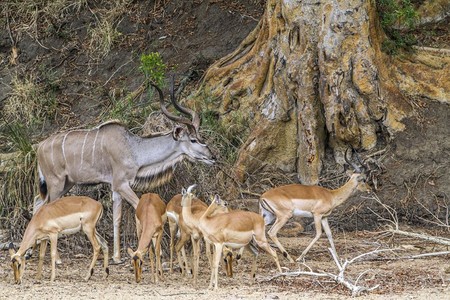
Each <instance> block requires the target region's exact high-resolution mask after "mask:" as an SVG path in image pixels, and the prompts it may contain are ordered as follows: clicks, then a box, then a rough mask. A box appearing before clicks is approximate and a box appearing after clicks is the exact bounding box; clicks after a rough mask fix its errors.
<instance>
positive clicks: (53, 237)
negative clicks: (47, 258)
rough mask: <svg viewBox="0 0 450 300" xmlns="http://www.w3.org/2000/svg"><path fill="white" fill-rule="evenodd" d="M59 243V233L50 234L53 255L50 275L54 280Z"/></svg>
mask: <svg viewBox="0 0 450 300" xmlns="http://www.w3.org/2000/svg"><path fill="white" fill-rule="evenodd" d="M57 245H58V234H51V235H50V255H51V264H52V274H51V276H50V281H54V280H55V277H56V268H55V265H56V250H57Z"/></svg>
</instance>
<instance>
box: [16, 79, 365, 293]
mask: <svg viewBox="0 0 450 300" xmlns="http://www.w3.org/2000/svg"><path fill="white" fill-rule="evenodd" d="M153 86H154V87H155V88H156V90H157V91H158V93H159V98H160V104H161V110H162V111H163V113H164V114H165V115H166V116H167V117H169V118H170V119H171V120H173V121H175V122H178V123H182V124H185V125H186V126H187V128H188V130H187V131H186V130H184V129H183V128H182V127H176V128H175V129H174V131H173V132H172V133H171V134H170V133H166V134H159V135H156V136H152V137H138V136H135V135H133V134H132V133H130V132H129V131H127V130H126V129H125V128H124V127H123V126H122V125H120V124H118V123H117V122H108V123H105V124H102V125H100V126H98V127H96V128H94V129H91V130H70V131H65V132H61V133H57V134H55V135H53V136H50V137H49V138H47V139H46V140H44V141H43V142H41V143H40V144H39V147H38V167H39V174H40V197H37V198H38V199H37V200H35V207H34V216H33V218H32V219H31V221H30V223H29V224H28V226H27V228H26V230H25V233H24V235H23V239H22V242H21V244H20V248H19V249H18V251H17V252H15V250H14V247H13V244H12V243H11V244H10V249H9V251H10V255H11V266H12V268H13V271H14V280H15V282H16V283H20V282H21V281H22V276H23V273H24V269H25V259H24V254H25V252H26V251H27V249H29V248H31V247H32V246H33V245H35V244H36V243H37V242H38V241H40V254H39V266H38V271H37V278H38V279H39V278H40V276H41V272H42V264H43V258H44V255H45V250H46V247H47V240H50V243H51V267H52V269H51V278H50V280H51V281H53V280H54V279H55V263H56V260H57V238H58V234H71V233H75V232H77V231H79V230H80V229H81V230H83V231H84V232H85V233H86V235H87V237H88V239H89V241H90V242H91V244H92V247H93V249H94V254H93V258H92V262H91V264H90V266H89V269H88V274H87V275H86V277H85V279H86V280H88V279H89V278H90V277H91V276H92V274H93V269H94V266H95V262H96V260H97V257H98V255H99V252H100V248H101V249H102V251H103V257H104V272H103V273H104V274H103V276H104V277H105V278H106V277H107V276H108V274H109V269H108V259H109V252H108V246H107V243H106V241H105V239H104V238H102V237H101V236H100V235H99V234H98V232H97V231H96V224H97V223H98V220H99V219H100V217H101V215H102V213H103V208H102V205H101V204H100V203H99V202H97V201H95V200H93V199H91V198H88V197H81V196H67V197H62V196H63V195H64V194H65V193H66V192H67V191H68V190H69V189H70V188H71V187H72V186H73V185H75V184H78V183H100V182H104V183H109V184H110V185H111V189H112V194H113V196H112V198H113V223H114V226H113V228H114V252H113V257H112V258H113V260H114V261H115V262H120V261H121V254H120V244H119V241H120V239H119V225H120V219H121V212H122V208H121V201H122V198H124V199H125V200H127V201H128V202H129V203H130V204H131V205H132V206H133V207H134V208H135V217H136V231H137V237H138V246H137V249H136V250H135V251H133V250H132V249H131V248H128V249H127V251H128V254H129V255H130V258H131V265H132V267H133V271H134V275H135V281H136V282H140V281H141V275H142V270H143V262H144V255H145V254H146V253H148V256H149V263H150V266H151V268H150V269H151V273H152V281H153V282H157V281H158V280H160V279H162V278H163V277H162V276H163V268H162V263H161V252H162V250H161V239H162V236H163V228H164V225H165V223H166V221H167V220H168V222H169V230H170V265H169V267H170V268H169V269H170V272H172V270H173V268H174V266H173V248H174V246H175V252H176V254H177V258H178V264H179V268H180V269H181V272H182V276H184V275H185V274H186V273H189V271H190V270H189V266H188V261H187V258H186V253H185V252H186V251H185V247H184V245H185V243H186V242H187V241H188V240H189V239H190V240H191V242H192V250H193V251H192V252H193V253H192V258H193V259H192V274H193V281H194V283H197V279H198V278H197V277H198V271H199V257H200V253H201V250H200V240H201V239H203V240H204V244H205V249H206V256H207V258H208V261H209V264H210V267H211V276H210V283H209V287H210V288H214V289H217V288H218V268H219V263H220V261H221V259H222V255H224V253H226V254H225V258H224V260H225V262H226V265H227V274H228V275H231V274H232V268H231V263H232V254H231V252H230V251H231V250H230V248H234V249H236V248H238V249H240V250H241V252H240V254H239V255H238V256H237V258H239V257H240V255H241V254H242V250H244V249H248V250H250V252H251V253H252V254H253V262H252V267H251V274H250V280H251V282H253V281H254V278H255V271H256V259H257V256H258V249H259V248H261V249H263V250H264V251H266V252H267V253H268V254H269V255H270V256H271V257H272V258H273V260H274V261H275V265H276V267H277V270H278V272H282V271H281V267H280V263H279V261H278V256H277V253H276V251H275V250H274V249H273V248H272V247H271V246H270V245H269V242H268V240H267V237H266V232H265V229H266V228H265V226H266V225H269V224H271V223H272V222H274V223H273V225H272V227H271V228H270V230H269V231H268V236H269V238H270V239H271V240H272V241H273V242H274V243H275V245H276V247H277V248H278V249H279V250H280V251H281V253H282V254H283V256H284V257H285V258H286V259H288V260H289V261H290V262H294V260H293V259H292V257H291V256H290V255H289V254H288V252H287V251H286V250H285V248H284V247H283V246H282V245H281V243H280V242H279V240H278V238H277V233H278V231H279V230H280V229H281V228H282V227H283V226H284V225H285V224H286V222H287V221H288V220H289V219H290V218H291V217H292V216H294V215H295V216H302V217H313V218H314V224H315V228H316V235H315V237H314V239H313V240H312V242H311V243H310V244H309V245H308V246H307V247H306V249H305V250H304V251H303V252H302V254H301V255H300V256H299V257H298V259H297V260H302V259H304V257H305V255H306V254H307V253H308V251H309V250H310V248H311V247H312V246H313V245H314V243H315V242H316V241H317V240H318V239H319V238H320V236H321V234H322V227H323V229H324V230H325V233H326V235H327V237H328V239H329V242H330V244H331V247H332V249H333V251H334V252H335V254H336V249H335V246H334V243H333V239H332V236H331V230H330V227H329V224H328V220H327V216H328V215H329V214H330V213H331V212H332V210H333V209H334V208H335V207H337V206H338V205H340V204H341V203H343V202H344V201H345V200H347V199H348V198H349V197H350V195H351V194H352V193H353V192H354V191H356V190H359V191H369V190H370V187H369V186H368V185H367V183H366V178H367V174H366V172H364V171H362V170H361V169H360V168H359V167H358V166H357V165H356V164H352V163H350V162H349V161H348V160H347V163H349V164H350V165H352V166H353V168H354V172H353V173H351V174H349V175H350V179H349V180H348V182H347V183H346V184H344V185H343V186H342V187H341V188H338V189H336V190H330V189H326V188H323V187H320V186H316V185H314V186H310V185H301V184H291V185H286V186H280V187H276V188H274V189H271V190H269V191H266V192H265V193H264V194H263V195H262V196H261V198H260V199H259V213H256V212H251V211H243V210H231V209H230V207H229V206H228V203H227V202H226V201H224V200H222V199H221V197H220V196H219V195H215V196H211V203H210V205H209V206H208V205H207V204H206V203H204V202H203V201H201V200H200V199H199V198H198V197H197V195H196V194H195V193H194V190H195V185H192V186H190V187H188V189H184V188H183V189H182V191H181V194H177V195H175V196H174V197H173V198H172V199H171V200H170V201H169V202H168V203H167V205H166V203H165V202H164V201H163V200H162V199H161V197H160V196H159V195H157V194H154V193H146V194H143V195H142V196H141V198H140V199H139V198H138V196H137V195H136V194H135V192H134V191H133V190H148V189H151V188H153V187H155V186H157V185H159V184H162V183H164V182H166V181H167V180H169V179H170V177H171V176H172V171H173V167H174V165H175V164H176V163H177V162H179V161H181V160H183V159H184V158H190V159H192V160H196V161H202V162H205V163H207V164H212V163H214V162H215V157H214V155H213V154H212V152H211V151H210V149H209V148H208V146H207V145H206V144H203V143H202V142H201V139H200V136H199V125H200V119H199V117H198V115H197V114H196V113H195V112H194V111H192V110H190V109H187V108H185V107H182V106H181V105H179V104H178V103H177V102H176V100H175V97H174V95H173V81H172V86H171V101H172V104H173V105H174V107H175V108H176V109H177V110H179V111H180V112H181V113H183V114H186V115H190V116H191V117H192V121H191V120H189V119H188V118H186V117H182V116H176V115H173V114H171V113H169V112H168V111H167V109H166V107H165V104H164V97H163V94H162V91H161V90H160V89H159V87H157V86H155V85H153ZM346 156H347V153H346ZM346 159H347V158H346ZM211 194H213V193H211ZM61 197H62V198H61ZM176 235H177V236H178V240H177V242H176V244H175V245H174V243H175V236H176ZM211 245H212V246H213V247H212V250H213V253H212V254H211ZM152 246H153V247H154V251H153V249H152Z"/></svg>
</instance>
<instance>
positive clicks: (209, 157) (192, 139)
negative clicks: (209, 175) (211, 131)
mask: <svg viewBox="0 0 450 300" xmlns="http://www.w3.org/2000/svg"><path fill="white" fill-rule="evenodd" d="M151 85H152V86H153V87H154V88H155V89H156V90H157V91H158V94H159V103H160V104H161V111H162V112H163V113H164V114H165V115H166V116H167V117H168V118H169V119H171V120H172V121H175V122H177V123H182V124H185V125H186V126H187V130H185V129H184V128H183V127H179V126H177V127H175V129H174V130H173V138H174V140H176V141H177V142H178V143H179V145H180V147H179V149H180V151H182V152H183V154H185V155H186V156H187V157H189V158H191V159H194V160H199V161H202V162H204V163H207V164H213V163H214V162H215V161H216V158H215V156H214V155H213V154H212V152H211V150H210V149H209V148H208V146H207V145H206V144H204V143H203V142H202V140H201V138H200V134H199V132H198V130H199V127H200V118H199V116H198V115H197V113H196V112H195V111H193V110H191V109H189V108H186V107H183V106H181V105H180V104H179V103H178V102H177V101H176V100H175V95H174V91H173V88H174V79H173V77H172V83H171V86H170V99H171V101H172V104H173V106H174V107H175V108H176V109H177V110H178V111H180V112H181V113H183V114H186V115H190V116H191V117H192V121H191V120H189V119H188V118H186V117H183V116H176V115H174V114H172V113H170V112H169V111H168V110H167V108H166V106H165V104H164V95H163V92H162V91H161V89H160V88H159V87H158V86H157V85H155V84H153V83H151Z"/></svg>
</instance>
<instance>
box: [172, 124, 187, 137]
mask: <svg viewBox="0 0 450 300" xmlns="http://www.w3.org/2000/svg"><path fill="white" fill-rule="evenodd" d="M183 130H184V129H183V127H180V126H177V127H175V128H174V129H173V139H174V140H175V141H178V140H179V139H180V137H181V136H182V135H183Z"/></svg>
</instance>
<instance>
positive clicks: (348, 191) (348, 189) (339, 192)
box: [332, 174, 358, 207]
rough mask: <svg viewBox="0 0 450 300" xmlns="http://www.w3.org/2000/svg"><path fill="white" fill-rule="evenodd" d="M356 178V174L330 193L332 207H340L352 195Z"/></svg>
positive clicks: (356, 184)
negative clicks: (332, 197) (332, 198)
mask: <svg viewBox="0 0 450 300" xmlns="http://www.w3.org/2000/svg"><path fill="white" fill-rule="evenodd" d="M357 178H358V175H357V174H354V175H352V177H350V179H349V180H348V181H347V183H346V184H344V185H343V186H341V187H340V188H338V189H335V190H333V191H332V192H333V194H334V200H333V202H334V205H333V207H336V206H339V205H341V204H342V203H343V202H345V201H346V200H347V199H348V198H349V197H350V196H351V195H352V194H353V192H354V191H355V188H356V187H357V186H358V181H357Z"/></svg>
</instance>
